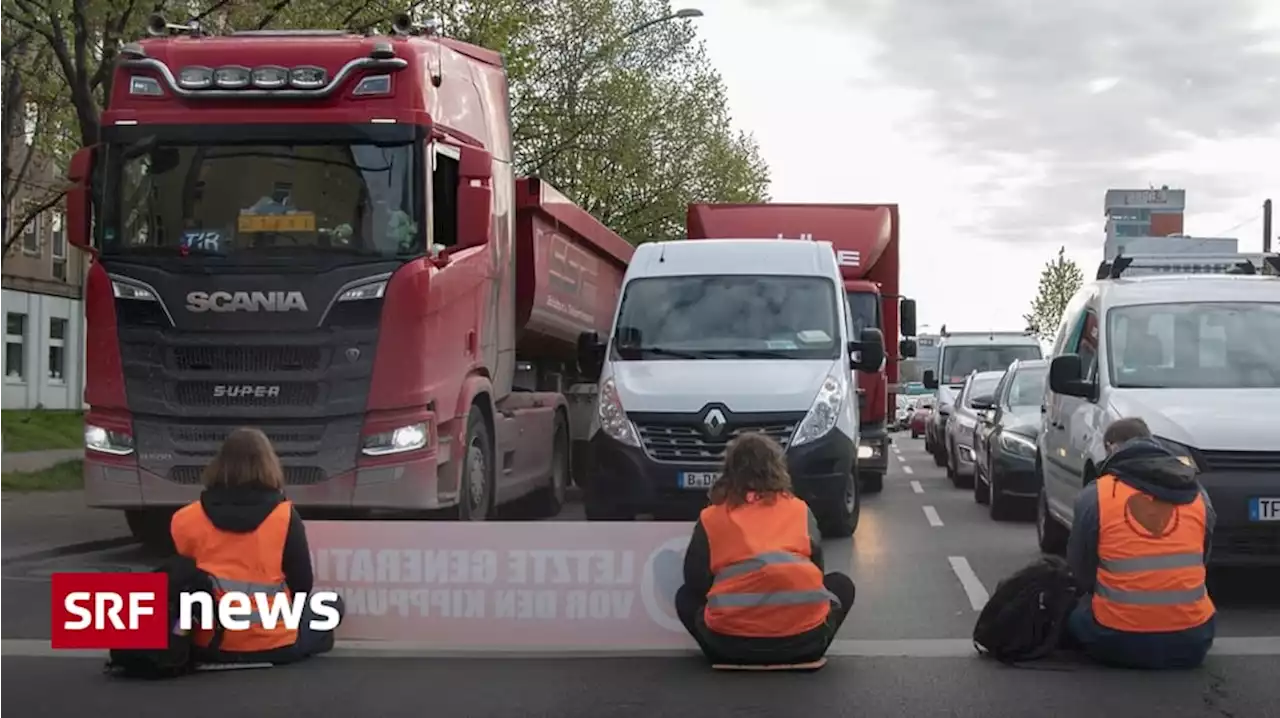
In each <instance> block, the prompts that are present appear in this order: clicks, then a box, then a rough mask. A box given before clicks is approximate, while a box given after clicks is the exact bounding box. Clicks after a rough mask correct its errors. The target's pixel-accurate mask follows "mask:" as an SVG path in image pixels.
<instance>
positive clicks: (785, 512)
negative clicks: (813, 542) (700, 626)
mask: <svg viewBox="0 0 1280 718" xmlns="http://www.w3.org/2000/svg"><path fill="white" fill-rule="evenodd" d="M702 527H703V528H704V529H705V530H706V532H707V541H708V543H710V545H711V572H712V574H714V576H715V581H714V583H713V584H712V586H711V591H710V593H709V594H708V595H707V607H706V610H705V612H704V614H703V619H704V620H705V622H706V625H707V628H708V629H710V630H711V631H713V632H715V633H719V634H721V635H725V636H742V637H761V638H763V637H782V636H795V635H799V634H801V633H804V632H805V631H808V630H810V629H813V628H816V627H817V626H819V625H821V624H822V622H823V621H825V620H827V614H828V613H830V611H831V600H832V598H833V596H832V594H831V593H830V592H828V591H827V590H826V589H825V588H824V587H823V584H822V570H821V569H819V568H818V567H817V565H815V564H814V563H813V561H811V560H810V550H809V509H808V507H807V506H806V504H805V502H804V501H802V500H800V499H798V498H796V497H794V496H789V495H779V496H778V497H777V499H776V500H775V501H774V502H773V503H771V504H770V503H766V502H764V501H760V500H756V499H755V497H752V500H750V501H748V502H747V503H746V504H744V505H742V506H737V507H734V508H732V509H730V508H729V507H728V506H726V505H724V504H720V505H714V506H708V507H707V508H705V509H703V510H702Z"/></svg>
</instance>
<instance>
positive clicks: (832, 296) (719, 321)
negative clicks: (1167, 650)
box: [614, 275, 841, 359]
mask: <svg viewBox="0 0 1280 718" xmlns="http://www.w3.org/2000/svg"><path fill="white" fill-rule="evenodd" d="M838 316H839V314H838V312H837V305H836V285H835V283H834V282H832V281H831V280H828V279H822V278H819V277H788V276H756V275H750V276H747V275H717V276H686V277H653V278H645V279H637V280H634V281H632V282H629V283H628V284H627V287H626V290H625V291H624V293H623V296H622V300H621V304H620V306H619V309H618V325H617V333H616V335H615V339H614V347H615V348H616V351H617V356H618V358H620V359H741V358H748V359H751V358H765V359H770V358H778V359H834V358H836V357H838V356H840V347H841V332H840V331H839V324H838V319H837V317H838Z"/></svg>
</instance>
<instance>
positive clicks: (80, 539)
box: [0, 452, 130, 561]
mask: <svg viewBox="0 0 1280 718" xmlns="http://www.w3.org/2000/svg"><path fill="white" fill-rule="evenodd" d="M41 453H45V452H41ZM8 459H9V457H7V456H6V457H5V461H6V463H7V462H8ZM5 469H6V470H8V466H7V465H6V467H5ZM0 499H3V510H4V513H3V517H2V519H3V520H2V521H0V543H2V544H3V552H2V553H3V560H4V561H9V560H10V559H12V558H14V557H20V556H26V555H28V554H33V553H42V552H48V551H54V550H56V549H62V548H65V547H67V546H73V545H76V544H82V543H87V542H99V541H108V540H111V539H122V540H123V539H126V538H128V537H129V536H130V533H129V527H128V525H127V524H125V521H124V512H123V511H115V510H110V509H91V508H88V507H87V506H85V504H84V492H83V491H35V492H31V493H18V492H8V491H6V492H5V493H4V495H3V496H2V497H0Z"/></svg>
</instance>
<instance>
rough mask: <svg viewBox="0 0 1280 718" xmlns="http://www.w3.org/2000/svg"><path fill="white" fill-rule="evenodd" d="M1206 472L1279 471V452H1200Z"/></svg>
mask: <svg viewBox="0 0 1280 718" xmlns="http://www.w3.org/2000/svg"><path fill="white" fill-rule="evenodd" d="M1199 454H1200V456H1201V458H1202V459H1204V463H1205V464H1206V466H1205V468H1206V469H1207V470H1208V471H1280V451H1200V452H1199Z"/></svg>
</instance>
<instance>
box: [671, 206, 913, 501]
mask: <svg viewBox="0 0 1280 718" xmlns="http://www.w3.org/2000/svg"><path fill="white" fill-rule="evenodd" d="M687 227H688V233H689V238H690V239H728V238H740V239H745V238H751V237H759V238H774V237H776V238H778V239H802V240H810V241H814V240H818V241H827V242H831V244H832V248H833V249H834V250H835V253H836V264H838V265H839V266H840V273H841V275H842V276H843V277H844V288H845V293H846V295H847V296H848V302H849V318H850V321H852V322H853V327H852V328H851V329H852V331H851V332H850V336H858V335H859V333H860V332H861V331H862V330H863V329H879V330H880V331H882V332H883V333H884V345H885V347H886V350H887V351H886V355H885V363H884V366H883V367H882V368H881V370H880V371H879V372H859V375H858V376H859V384H858V400H859V401H858V404H859V407H858V408H859V412H858V413H859V416H860V421H861V436H862V438H861V445H860V446H859V447H858V473H859V477H860V479H861V482H862V490H863V491H864V492H866V493H876V492H878V491H880V490H881V488H882V487H883V485H884V474H885V471H886V470H887V469H888V466H889V427H888V422H889V420H891V419H892V416H893V411H894V407H895V406H896V402H897V396H896V395H897V393H898V385H897V384H898V362H899V361H900V360H902V359H909V358H911V357H913V356H915V354H916V345H915V342H914V341H913V340H911V339H908V338H907V337H913V336H915V333H916V305H915V300H912V299H906V298H903V297H901V296H900V295H899V293H898V291H899V290H898V264H899V256H898V251H899V247H898V245H899V241H898V239H899V227H898V206H897V205H894V204H694V205H690V206H689V211H688V219H687ZM899 328H901V330H902V336H903V339H902V340H901V341H899V339H898V330H899ZM895 346H896V347H898V352H897V354H894V353H893V352H892V350H891V349H890V348H891V347H895Z"/></svg>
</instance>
